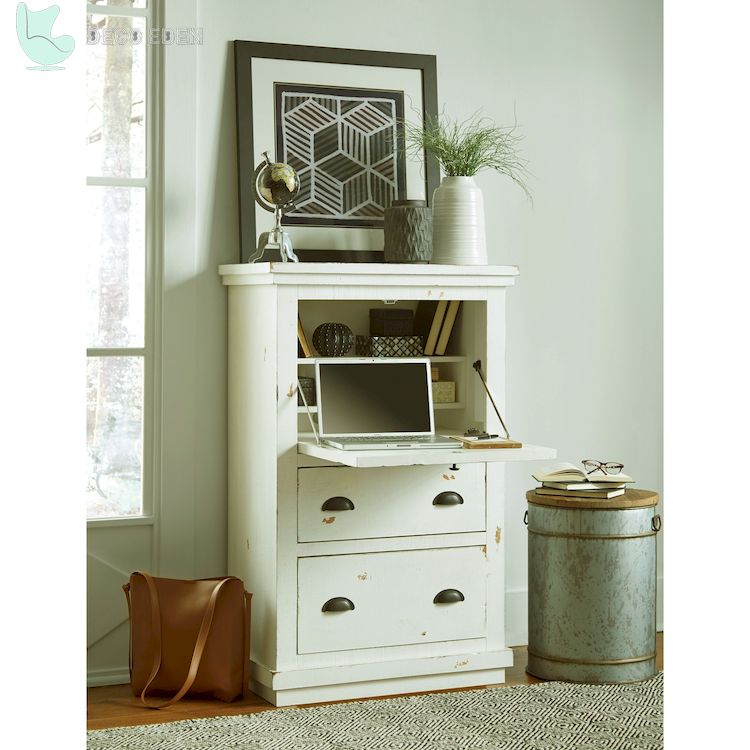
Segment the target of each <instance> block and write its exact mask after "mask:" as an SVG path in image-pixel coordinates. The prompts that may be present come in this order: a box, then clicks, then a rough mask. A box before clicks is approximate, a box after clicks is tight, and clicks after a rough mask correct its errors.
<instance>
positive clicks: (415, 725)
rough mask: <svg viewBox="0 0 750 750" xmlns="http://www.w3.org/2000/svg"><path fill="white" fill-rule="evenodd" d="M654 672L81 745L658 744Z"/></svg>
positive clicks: (443, 748)
mask: <svg viewBox="0 0 750 750" xmlns="http://www.w3.org/2000/svg"><path fill="white" fill-rule="evenodd" d="M663 746H664V726H663V678H662V674H661V673H659V674H658V675H657V676H656V677H653V678H652V679H650V680H646V681H645V682H638V683H627V684H615V685H579V684H575V683H567V682H547V683H541V684H538V685H516V686H509V687H500V688H489V689H484V690H472V691H462V692H450V693H428V694H422V695H415V696H408V697H403V698H390V699H386V700H369V701H357V702H351V703H334V704H328V705H323V706H316V707H313V708H285V709H278V710H270V711H261V712H259V713H252V714H247V715H244V716H222V717H219V718H215V719H191V720H188V721H174V722H169V723H167V724H156V725H150V726H135V727H127V728H117V729H100V730H97V731H92V732H89V733H88V742H87V748H88V750H126V748H138V749H139V750H149V748H153V750H157V748H158V750H183V748H190V750H215V749H216V748H227V749H228V748H237V749H238V750H239V748H242V750H299V749H300V748H304V749H305V750H332V748H340V749H341V750H372V749H373V748H400V749H401V750H433V749H434V750H437V749H440V750H583V749H584V748H585V749H586V750H589V749H590V750H593V749H594V748H596V750H661V749H662V748H663Z"/></svg>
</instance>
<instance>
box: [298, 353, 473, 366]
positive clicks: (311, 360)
mask: <svg viewBox="0 0 750 750" xmlns="http://www.w3.org/2000/svg"><path fill="white" fill-rule="evenodd" d="M347 356H348V355H347ZM355 356H356V355H355ZM419 356H420V357H423V356H424V355H423V354H420V355H419ZM335 359H338V357H297V364H298V365H314V364H315V362H316V360H320V361H321V362H330V361H331V360H335ZM362 359H378V358H377V357H362ZM383 359H386V357H383ZM394 359H400V357H394ZM428 359H429V360H430V361H431V362H435V364H440V363H441V362H442V363H443V364H451V363H452V362H466V357H463V356H457V355H456V356H453V355H450V356H447V355H443V356H437V355H436V356H434V357H428Z"/></svg>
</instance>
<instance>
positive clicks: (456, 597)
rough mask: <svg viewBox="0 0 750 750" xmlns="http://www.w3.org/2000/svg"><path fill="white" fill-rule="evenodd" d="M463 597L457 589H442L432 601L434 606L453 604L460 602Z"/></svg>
mask: <svg viewBox="0 0 750 750" xmlns="http://www.w3.org/2000/svg"><path fill="white" fill-rule="evenodd" d="M463 600H464V595H463V594H462V593H461V592H460V591H459V590H458V589H443V590H442V591H439V592H438V593H437V594H435V598H434V599H433V600H432V601H433V603H434V604H453V603H455V602H462V601H463Z"/></svg>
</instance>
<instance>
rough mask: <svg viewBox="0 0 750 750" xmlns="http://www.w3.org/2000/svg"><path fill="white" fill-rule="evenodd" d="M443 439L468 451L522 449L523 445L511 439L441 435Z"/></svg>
mask: <svg viewBox="0 0 750 750" xmlns="http://www.w3.org/2000/svg"><path fill="white" fill-rule="evenodd" d="M443 437H447V438H453V440H457V441H458V442H459V443H461V447H462V448H468V449H470V450H471V449H475V450H476V449H485V448H523V443H519V442H518V441H517V440H513V439H512V438H501V437H491V438H478V437H470V436H467V435H443Z"/></svg>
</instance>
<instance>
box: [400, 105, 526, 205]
mask: <svg viewBox="0 0 750 750" xmlns="http://www.w3.org/2000/svg"><path fill="white" fill-rule="evenodd" d="M516 128H517V126H516V125H513V126H512V127H500V126H498V125H495V124H494V123H493V122H492V121H491V120H489V119H488V118H486V117H480V116H479V115H477V114H474V115H472V117H470V118H469V119H467V120H462V121H461V120H452V119H450V118H449V117H447V116H446V115H445V114H444V113H443V114H440V115H438V116H437V117H428V118H427V122H426V123H425V125H424V127H423V128H420V127H419V126H417V125H415V124H414V123H410V122H404V137H405V141H406V150H407V152H408V153H410V154H412V155H414V156H419V155H420V154H421V153H422V151H423V150H424V151H426V152H427V153H430V154H433V155H434V156H435V158H436V159H437V160H438V161H439V162H440V166H441V167H442V169H443V172H444V173H445V175H446V176H448V177H473V176H474V175H475V174H477V172H479V171H481V170H483V169H494V170H495V171H496V172H499V173H500V174H504V175H506V176H507V177H510V179H511V180H513V182H515V183H516V185H518V187H520V188H521V189H522V190H523V191H524V193H525V194H526V196H527V197H528V198H529V200H531V192H530V190H529V187H528V185H527V182H526V181H527V179H528V177H529V172H528V169H527V161H526V160H525V159H524V158H523V157H522V156H521V155H520V151H519V143H520V142H521V140H522V139H523V137H522V136H521V135H519V134H518V133H517V132H516Z"/></svg>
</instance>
